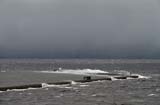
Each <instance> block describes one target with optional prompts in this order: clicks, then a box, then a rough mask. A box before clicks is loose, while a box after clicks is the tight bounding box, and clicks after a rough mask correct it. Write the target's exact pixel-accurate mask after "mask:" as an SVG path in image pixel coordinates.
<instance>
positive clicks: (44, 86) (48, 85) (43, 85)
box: [42, 83, 64, 88]
mask: <svg viewBox="0 0 160 105" xmlns="http://www.w3.org/2000/svg"><path fill="white" fill-rule="evenodd" d="M63 86H64V85H53V84H52V85H50V84H47V83H42V88H49V87H63Z"/></svg>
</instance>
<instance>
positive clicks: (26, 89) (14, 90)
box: [7, 88, 39, 92]
mask: <svg viewBox="0 0 160 105" xmlns="http://www.w3.org/2000/svg"><path fill="white" fill-rule="evenodd" d="M33 89H39V88H27V89H8V90H7V92H10V91H17V92H18V91H26V90H33Z"/></svg>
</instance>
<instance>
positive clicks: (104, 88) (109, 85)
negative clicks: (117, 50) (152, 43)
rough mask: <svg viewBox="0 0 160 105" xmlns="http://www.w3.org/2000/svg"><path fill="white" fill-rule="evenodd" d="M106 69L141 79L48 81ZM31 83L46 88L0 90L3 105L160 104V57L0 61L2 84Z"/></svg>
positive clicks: (76, 76) (77, 76) (79, 76)
mask: <svg viewBox="0 0 160 105" xmlns="http://www.w3.org/2000/svg"><path fill="white" fill-rule="evenodd" d="M59 67H61V68H63V71H59V72H60V73H55V71H53V69H54V68H59ZM106 72H117V73H126V74H127V73H131V74H137V75H141V77H142V78H141V79H128V80H116V81H98V82H90V83H83V84H82V83H75V82H72V84H70V85H48V84H46V83H47V82H53V81H61V80H64V79H65V80H72V79H73V80H76V79H82V75H85V74H87V75H88V74H94V73H106ZM144 76H145V77H144ZM29 83H43V88H39V89H27V90H26V89H22V90H10V91H7V92H0V105H160V60H97V59H93V60H88V59H86V60H79V59H76V60H73V59H70V60H52V59H45V60H40V59H23V60H16V59H12V60H11V59H5V60H0V86H1V87H2V86H12V85H15V84H16V85H22V84H29Z"/></svg>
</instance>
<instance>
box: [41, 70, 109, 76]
mask: <svg viewBox="0 0 160 105" xmlns="http://www.w3.org/2000/svg"><path fill="white" fill-rule="evenodd" d="M38 72H42V73H64V74H77V75H88V74H90V75H95V74H98V73H108V72H107V71H102V70H98V69H62V70H59V71H38Z"/></svg>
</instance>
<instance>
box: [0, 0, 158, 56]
mask: <svg viewBox="0 0 160 105" xmlns="http://www.w3.org/2000/svg"><path fill="white" fill-rule="evenodd" d="M0 57H1V58H27V57H29V58H160V2H159V0H1V1H0Z"/></svg>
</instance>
